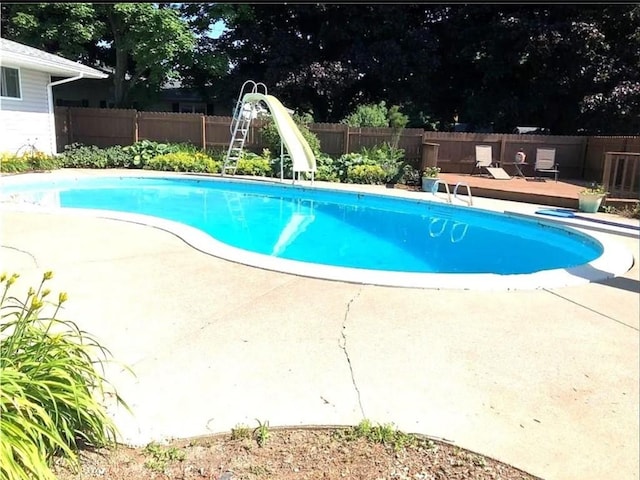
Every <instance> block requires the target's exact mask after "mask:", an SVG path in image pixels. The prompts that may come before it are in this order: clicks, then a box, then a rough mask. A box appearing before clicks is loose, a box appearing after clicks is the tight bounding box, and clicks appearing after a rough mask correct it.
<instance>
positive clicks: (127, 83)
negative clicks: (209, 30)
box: [2, 3, 195, 107]
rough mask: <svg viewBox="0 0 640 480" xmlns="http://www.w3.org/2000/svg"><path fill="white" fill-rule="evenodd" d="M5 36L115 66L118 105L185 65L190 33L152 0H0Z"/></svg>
mask: <svg viewBox="0 0 640 480" xmlns="http://www.w3.org/2000/svg"><path fill="white" fill-rule="evenodd" d="M2 33H3V36H5V37H7V38H10V39H13V40H16V41H20V42H23V43H25V44H28V45H31V46H34V47H36V48H41V49H43V50H45V51H47V52H50V53H55V54H58V55H62V56H64V57H67V58H70V59H72V60H77V61H83V62H85V63H88V64H91V65H94V66H98V65H101V66H104V67H106V68H107V69H109V70H112V71H113V78H114V92H115V98H114V100H115V104H116V106H119V107H123V106H129V105H131V104H132V103H133V101H134V100H135V99H142V98H144V97H145V96H148V95H153V93H155V92H157V91H158V90H159V89H160V87H161V86H162V84H164V83H165V82H166V81H168V80H171V79H172V78H174V77H176V75H177V73H178V69H179V65H181V64H188V63H189V59H190V58H191V55H192V51H193V48H194V45H195V37H194V34H193V32H191V30H189V28H188V26H187V23H186V22H185V21H184V20H183V19H182V17H181V16H180V15H179V13H178V11H177V10H176V9H174V8H171V7H164V8H159V7H158V6H155V5H153V4H150V3H96V4H93V3H37V4H18V3H13V4H7V3H3V4H2Z"/></svg>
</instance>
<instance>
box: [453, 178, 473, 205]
mask: <svg viewBox="0 0 640 480" xmlns="http://www.w3.org/2000/svg"><path fill="white" fill-rule="evenodd" d="M459 187H467V200H464V199H460V200H461V201H462V202H466V203H467V204H468V205H469V206H472V205H473V196H472V195H471V187H469V184H468V183H465V182H458V183H456V186H455V187H454V189H453V198H454V199H456V200H457V199H458V188H459ZM449 203H451V201H449Z"/></svg>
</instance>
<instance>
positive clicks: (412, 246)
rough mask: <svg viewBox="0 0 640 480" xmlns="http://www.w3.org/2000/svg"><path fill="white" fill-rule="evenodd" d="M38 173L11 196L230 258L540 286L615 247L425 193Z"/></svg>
mask: <svg viewBox="0 0 640 480" xmlns="http://www.w3.org/2000/svg"><path fill="white" fill-rule="evenodd" d="M38 180H39V179H38V178H35V179H32V180H31V181H15V182H7V183H6V184H5V185H4V186H3V194H2V199H3V201H4V202H7V201H11V202H13V203H14V204H15V203H16V202H17V203H22V204H36V205H39V206H40V207H48V208H64V209H65V210H68V209H72V210H75V209H82V210H83V211H86V212H87V213H92V214H97V215H100V216H111V217H113V218H121V219H128V220H133V221H139V222H141V223H147V224H152V225H155V226H160V227H161V228H166V229H167V230H170V231H173V232H174V233H177V234H178V235H179V236H181V237H182V238H183V239H185V240H186V241H187V242H188V243H191V244H192V245H193V246H195V247H196V248H199V249H200V250H202V251H205V252H207V253H211V254H213V255H216V256H220V257H222V258H226V259H229V260H232V261H237V262H240V263H245V264H248V265H253V266H258V267H262V268H268V269H272V270H278V271H282V272H286V273H295V274H300V275H307V276H314V277H320V278H327V279H333V280H344V281H355V282H358V283H372V284H380V285H395V286H414V287H415V286H417V287H427V288H429V287H431V288H487V287H488V285H487V284H484V285H483V284H482V283H483V282H486V280H491V282H490V284H491V285H492V286H493V287H496V285H498V284H499V285H502V286H501V287H498V288H539V287H540V286H542V285H544V286H548V284H549V279H550V278H551V277H550V276H549V274H550V272H554V273H555V274H556V277H557V275H558V274H559V273H562V272H564V273H565V274H567V275H569V276H576V277H577V278H589V274H590V273H591V274H593V273H594V271H595V270H598V269H597V268H594V266H593V263H594V262H597V261H598V260H599V259H600V260H602V258H603V257H605V256H606V255H604V254H605V248H604V246H603V244H602V243H601V241H599V240H597V239H595V238H593V237H592V236H590V235H586V234H584V233H582V232H579V231H577V230H574V229H567V228H560V227H556V226H553V225H550V224H546V223H544V222H541V221H533V220H526V219H521V218H512V217H509V216H507V215H504V214H499V213H494V212H488V211H481V210H477V209H473V208H468V207H460V206H451V205H445V204H441V203H437V202H431V201H425V200H423V199H415V200H408V199H400V198H394V197H388V196H385V195H377V194H363V193H357V192H348V191H338V190H331V189H318V188H309V187H303V186H292V185H284V184H279V183H266V182H255V181H242V180H237V179H217V178H210V177H202V176H193V175H173V174H169V175H163V176H158V175H151V176H147V175H144V174H139V175H136V176H113V175H106V176H103V175H99V176H91V177H83V178H78V177H68V178H64V177H62V176H57V177H56V178H55V180H54V179H53V178H47V181H44V182H43V181H38ZM591 276H592V275H591ZM609 276H610V275H609ZM497 279H500V281H496V280H497ZM545 279H546V282H545V281H544V280H545ZM551 283H552V284H553V283H554V282H551ZM565 283H566V279H565Z"/></svg>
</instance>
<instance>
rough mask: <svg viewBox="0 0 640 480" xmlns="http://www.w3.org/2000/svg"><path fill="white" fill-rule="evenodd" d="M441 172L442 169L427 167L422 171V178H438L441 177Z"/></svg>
mask: <svg viewBox="0 0 640 480" xmlns="http://www.w3.org/2000/svg"><path fill="white" fill-rule="evenodd" d="M440 171H441V168H440V167H426V168H425V169H424V170H423V171H422V176H423V177H426V178H438V175H440Z"/></svg>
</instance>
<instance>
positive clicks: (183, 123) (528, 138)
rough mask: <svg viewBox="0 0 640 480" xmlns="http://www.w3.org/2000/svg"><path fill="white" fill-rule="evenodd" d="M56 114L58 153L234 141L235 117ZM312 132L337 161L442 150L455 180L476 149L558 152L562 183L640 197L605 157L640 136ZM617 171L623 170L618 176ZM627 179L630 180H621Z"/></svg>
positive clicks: (256, 134) (68, 110)
mask: <svg viewBox="0 0 640 480" xmlns="http://www.w3.org/2000/svg"><path fill="white" fill-rule="evenodd" d="M55 115H56V136H57V142H58V151H62V150H63V149H64V146H65V145H68V144H71V143H74V142H80V143H84V144H86V145H96V146H98V147H108V146H111V145H123V146H124V145H131V144H133V143H135V142H137V141H139V140H145V139H146V140H152V141H157V142H176V143H183V142H188V143H191V144H193V145H195V146H198V147H200V148H204V149H216V148H217V149H223V148H226V147H227V146H228V145H229V141H230V140H231V132H230V125H231V117H223V116H205V115H201V114H191V113H167V112H138V111H136V110H119V109H99V108H79V107H56V109H55ZM262 124H263V121H260V120H255V121H254V122H252V123H251V128H250V130H249V133H248V136H247V142H246V148H247V149H249V150H253V151H257V152H260V151H261V149H262V148H263V142H262V136H261V134H260V127H261V126H262ZM309 129H310V130H311V131H312V132H314V133H315V134H316V135H317V136H318V139H319V140H320V145H321V149H322V151H323V152H324V153H326V154H328V155H331V156H340V155H342V154H344V153H351V152H358V151H360V150H361V148H362V147H367V148H370V147H372V146H374V145H378V144H380V143H382V142H385V141H387V142H391V141H393V139H394V138H397V139H398V147H400V148H402V149H404V150H405V157H406V159H407V161H408V162H409V163H410V164H412V165H413V166H414V167H415V168H418V169H420V168H421V165H422V162H423V161H422V158H423V155H424V154H425V153H426V151H427V149H429V148H431V147H430V144H437V145H439V147H438V155H437V159H438V166H439V167H441V168H442V171H443V172H451V173H467V172H471V169H472V168H473V165H474V164H475V148H474V147H475V145H477V144H485V145H491V146H492V147H493V158H494V161H496V162H501V163H502V162H510V161H512V159H513V158H514V157H515V154H516V152H517V151H518V149H520V148H522V149H523V150H524V152H525V154H526V155H527V159H528V161H529V162H533V161H535V154H536V149H537V148H555V149H556V161H557V162H558V163H559V165H560V178H565V179H582V180H590V181H597V182H604V180H605V177H606V178H607V179H608V181H614V180H615V181H618V182H621V183H622V184H625V185H629V184H630V185H632V186H633V187H632V189H631V193H633V192H637V191H638V182H637V181H634V180H633V179H629V178H628V177H629V176H631V175H633V174H635V175H637V170H636V169H635V168H626V169H622V168H620V164H619V163H618V162H609V165H610V166H608V167H607V169H608V170H607V171H605V156H606V153H607V152H617V153H618V154H620V153H622V154H624V153H626V152H635V153H640V136H627V137H605V136H590V137H587V136H558V135H515V134H497V133H458V132H428V131H424V130H422V129H420V128H406V129H402V130H401V131H400V132H398V131H397V130H395V129H393V128H364V127H362V128H360V127H349V126H348V125H344V124H333V123H312V124H310V125H309ZM272 153H273V154H274V155H278V154H279V152H272ZM616 158H622V157H619V156H618V157H616ZM630 158H633V160H629V162H633V164H634V165H635V162H636V161H637V160H636V157H634V156H630ZM616 165H617V170H616V171H615V172H613V170H612V169H614V168H616ZM628 165H631V163H628ZM509 168H510V167H509V166H508V165H507V166H505V169H507V171H509ZM511 173H513V172H511ZM607 175H608V176H607ZM621 175H622V176H623V177H624V178H619V177H620V176H621ZM612 179H613V180H612ZM625 190H628V188H625Z"/></svg>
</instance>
